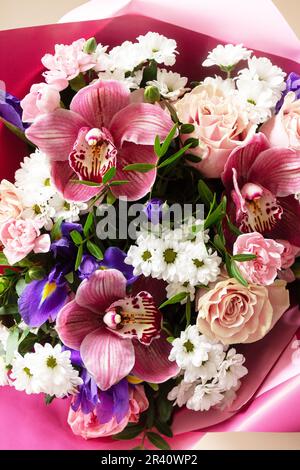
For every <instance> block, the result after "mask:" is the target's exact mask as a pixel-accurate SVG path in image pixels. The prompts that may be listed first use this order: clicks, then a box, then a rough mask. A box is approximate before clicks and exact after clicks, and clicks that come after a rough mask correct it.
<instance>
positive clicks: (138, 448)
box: [131, 446, 144, 450]
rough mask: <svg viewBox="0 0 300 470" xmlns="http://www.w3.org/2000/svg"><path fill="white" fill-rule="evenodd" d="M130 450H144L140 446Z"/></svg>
mask: <svg viewBox="0 0 300 470" xmlns="http://www.w3.org/2000/svg"><path fill="white" fill-rule="evenodd" d="M131 450H144V448H143V447H142V446H136V447H133V448H132V449H131Z"/></svg>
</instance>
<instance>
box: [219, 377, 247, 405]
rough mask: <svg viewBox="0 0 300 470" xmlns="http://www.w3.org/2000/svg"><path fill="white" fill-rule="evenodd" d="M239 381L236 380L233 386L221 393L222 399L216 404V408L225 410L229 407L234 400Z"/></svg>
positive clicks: (239, 384)
mask: <svg viewBox="0 0 300 470" xmlns="http://www.w3.org/2000/svg"><path fill="white" fill-rule="evenodd" d="M240 386H241V382H240V380H238V381H237V384H236V386H235V387H233V388H230V389H229V390H226V392H224V393H223V400H222V401H221V402H220V403H218V404H217V406H216V407H217V408H219V409H220V410H221V411H224V410H227V409H228V408H230V406H231V405H232V403H233V402H234V401H235V399H236V397H237V393H236V392H237V390H238V389H239V388H240Z"/></svg>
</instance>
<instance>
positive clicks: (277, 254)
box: [233, 232, 284, 286]
mask: <svg viewBox="0 0 300 470" xmlns="http://www.w3.org/2000/svg"><path fill="white" fill-rule="evenodd" d="M283 251H284V246H283V245H282V244H280V243H277V242H275V241H274V240H271V239H268V238H264V237H263V235H261V234H260V233H258V232H253V233H244V234H243V235H240V236H239V237H238V238H237V239H236V241H235V243H234V245H233V254H234V255H237V254H253V255H256V259H253V260H250V261H242V262H238V267H239V269H240V271H241V273H242V275H243V276H244V278H245V279H246V280H247V281H248V282H251V283H252V284H260V285H262V286H269V285H270V284H272V283H273V281H274V279H276V277H277V271H278V270H279V269H281V266H282V258H281V255H282V253H283Z"/></svg>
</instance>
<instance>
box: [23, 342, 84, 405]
mask: <svg viewBox="0 0 300 470" xmlns="http://www.w3.org/2000/svg"><path fill="white" fill-rule="evenodd" d="M34 350H35V353H34V354H33V356H32V361H31V370H32V374H33V376H35V377H37V378H38V381H39V383H40V384H41V388H42V391H43V392H44V393H47V394H49V395H51V396H53V395H55V396H56V397H58V398H61V397H64V396H66V395H68V394H74V393H76V391H77V387H78V386H79V385H81V384H82V379H81V378H80V377H79V373H78V371H77V370H75V369H74V368H73V366H72V364H71V360H70V355H71V353H70V351H62V348H61V345H60V344H56V346H54V347H53V346H51V344H49V343H46V344H45V345H44V346H42V345H41V344H39V343H36V344H35V346H34Z"/></svg>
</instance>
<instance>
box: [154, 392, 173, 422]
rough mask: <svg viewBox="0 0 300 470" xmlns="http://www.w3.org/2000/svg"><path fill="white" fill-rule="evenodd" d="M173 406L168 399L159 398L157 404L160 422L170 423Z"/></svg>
mask: <svg viewBox="0 0 300 470" xmlns="http://www.w3.org/2000/svg"><path fill="white" fill-rule="evenodd" d="M173 409H174V407H173V404H172V402H171V401H170V400H168V399H167V398H166V397H161V396H160V398H159V400H158V402H157V410H158V416H159V419H160V421H162V422H163V423H166V422H168V421H169V419H170V418H171V415H172V412H173Z"/></svg>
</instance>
